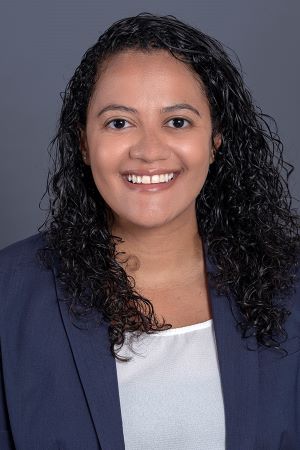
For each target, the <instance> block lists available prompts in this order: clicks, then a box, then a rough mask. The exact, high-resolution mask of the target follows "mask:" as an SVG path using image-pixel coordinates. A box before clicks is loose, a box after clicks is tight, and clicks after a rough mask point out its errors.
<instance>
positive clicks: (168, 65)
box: [94, 50, 207, 101]
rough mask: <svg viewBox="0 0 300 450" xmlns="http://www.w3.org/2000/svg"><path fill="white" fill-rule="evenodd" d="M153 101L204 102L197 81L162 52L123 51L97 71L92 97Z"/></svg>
mask: <svg viewBox="0 0 300 450" xmlns="http://www.w3.org/2000/svg"><path fill="white" fill-rule="evenodd" d="M141 94H142V95H143V96H146V95H148V96H151V97H152V98H153V100H154V99H158V98H161V99H162V98H163V97H170V96H177V97H178V96H179V97H182V100H183V99H185V100H186V101H188V100H189V101H192V100H194V101H195V100H199V101H201V100H202V101H206V100H207V99H206V96H205V93H204V88H203V84H202V82H201V80H200V77H199V76H198V74H197V73H196V72H194V71H193V70H192V68H190V67H189V66H188V65H187V64H185V63H184V62H182V61H179V60H178V59H177V58H175V57H174V56H173V55H171V54H170V53H169V52H168V51H166V50H155V51H151V52H145V51H141V50H126V51H122V52H120V53H117V54H116V55H113V56H110V57H109V58H108V59H107V61H105V63H104V64H103V66H102V67H101V71H100V72H99V74H98V79H97V81H96V83H95V86H94V96H95V97H99V96H101V98H102V99H104V100H106V99H107V98H108V97H111V96H116V95H118V96H119V95H122V96H126V97H129V96H131V97H132V98H134V97H137V98H138V97H140V96H141Z"/></svg>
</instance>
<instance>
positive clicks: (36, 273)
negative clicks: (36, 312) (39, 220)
mask: <svg viewBox="0 0 300 450" xmlns="http://www.w3.org/2000/svg"><path fill="white" fill-rule="evenodd" d="M45 244H46V241H45V238H44V235H43V234H42V233H38V234H34V235H32V236H29V237H27V238H26V239H22V240H20V241H17V242H14V243H13V244H11V245H9V246H7V247H5V248H3V249H2V250H0V314H1V315H2V319H3V315H6V314H8V315H7V317H10V318H12V317H13V315H11V313H12V310H14V309H18V310H19V311H21V310H22V309H23V308H24V307H26V308H35V306H36V305H37V302H39V300H40V299H41V298H42V297H43V298H44V299H45V298H46V297H48V296H53V295H54V293H55V283H54V277H53V272H52V270H48V269H46V267H45V266H44V265H43V264H42V263H41V262H40V260H39V258H38V254H37V251H38V250H39V249H41V248H43V247H44V245H45Z"/></svg>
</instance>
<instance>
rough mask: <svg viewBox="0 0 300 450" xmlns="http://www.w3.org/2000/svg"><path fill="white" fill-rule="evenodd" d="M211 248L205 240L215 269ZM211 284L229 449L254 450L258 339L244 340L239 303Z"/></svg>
mask: <svg viewBox="0 0 300 450" xmlns="http://www.w3.org/2000/svg"><path fill="white" fill-rule="evenodd" d="M207 248H208V247H207V243H206V242H204V251H205V262H206V269H207V271H208V272H214V271H215V269H216V268H215V266H214V264H213V263H212V262H211V261H210V260H209V258H208V255H207V253H208V251H207ZM208 287H209V292H210V297H211V305H212V315H213V323H214V330H215V336H216V346H217V353H218V360H219V367H220V376H221V384H222V391H223V400H224V409H225V428H226V449H228V450H235V449H243V450H253V448H255V435H256V418H257V405H258V383H259V372H258V352H257V351H256V350H257V345H256V342H255V340H254V338H248V339H244V340H243V339H242V337H241V333H240V331H238V330H237V328H236V323H237V320H238V319H239V315H240V313H239V309H238V307H237V305H236V304H235V302H233V301H231V300H230V299H228V298H227V297H225V296H221V295H218V294H217V292H216V290H215V288H214V286H213V283H212V282H210V281H208ZM235 318H236V319H235ZM247 345H248V346H249V347H251V349H252V350H250V349H248V348H247Z"/></svg>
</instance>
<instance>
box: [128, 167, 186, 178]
mask: <svg viewBox="0 0 300 450" xmlns="http://www.w3.org/2000/svg"><path fill="white" fill-rule="evenodd" d="M179 172H181V171H180V169H148V170H134V169H132V170H126V171H125V172H122V173H121V175H122V176H123V177H126V176H128V175H136V176H140V177H142V176H143V175H146V176H147V175H149V176H151V175H160V174H165V173H174V175H175V174H176V175H178V174H179Z"/></svg>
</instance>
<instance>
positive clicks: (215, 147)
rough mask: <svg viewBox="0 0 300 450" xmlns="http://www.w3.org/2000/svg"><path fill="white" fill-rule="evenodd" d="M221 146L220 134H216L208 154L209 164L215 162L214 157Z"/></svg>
mask: <svg viewBox="0 0 300 450" xmlns="http://www.w3.org/2000/svg"><path fill="white" fill-rule="evenodd" d="M221 144H222V135H221V133H217V134H216V135H215V136H214V137H213V139H212V148H211V152H210V159H209V163H210V164H212V163H213V162H214V160H215V155H216V153H217V151H218V149H219V147H220V145H221Z"/></svg>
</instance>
